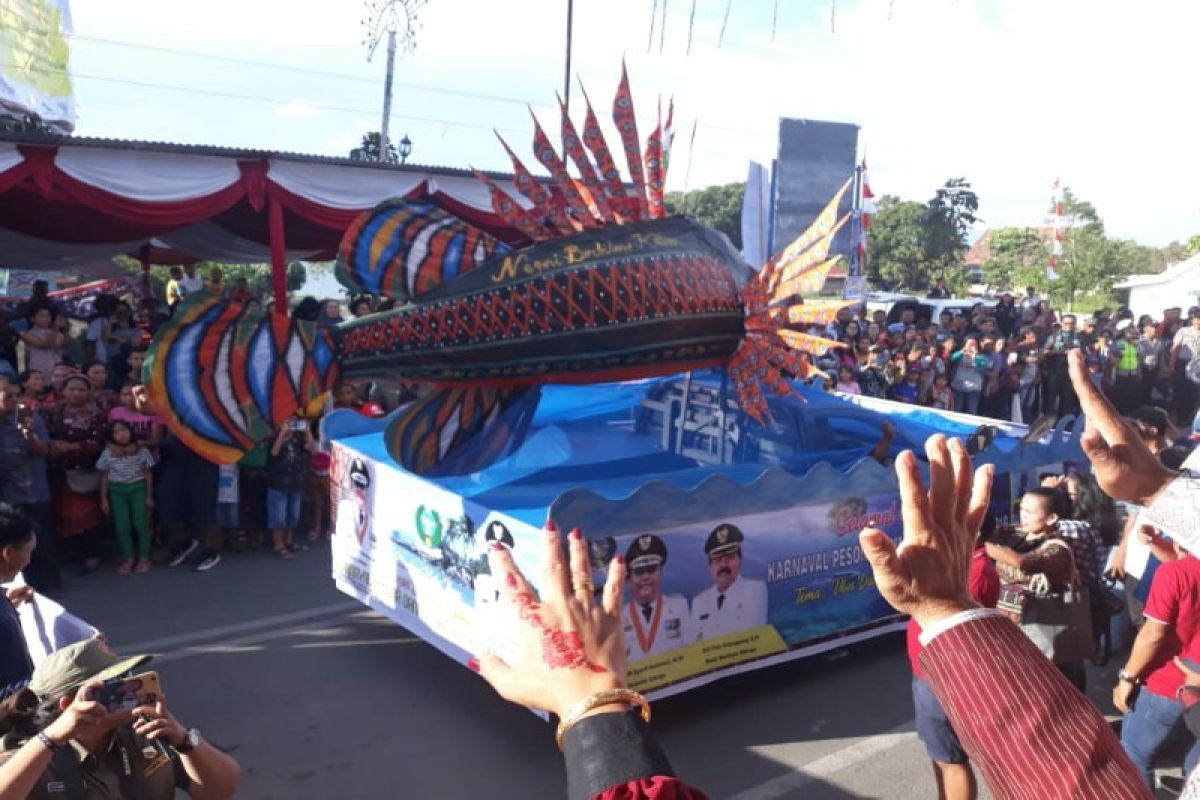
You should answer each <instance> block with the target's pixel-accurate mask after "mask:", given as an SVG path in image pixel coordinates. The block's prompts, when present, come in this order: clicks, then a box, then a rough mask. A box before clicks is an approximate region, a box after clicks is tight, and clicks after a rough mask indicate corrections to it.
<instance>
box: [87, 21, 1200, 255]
mask: <svg viewBox="0 0 1200 800" xmlns="http://www.w3.org/2000/svg"><path fill="white" fill-rule="evenodd" d="M663 2H664V0H659V6H660V7H661V6H662V4H663ZM665 2H666V4H667V23H666V31H665V40H664V43H665V46H664V48H663V51H662V53H661V54H660V52H659V34H658V33H657V32H656V33H655V41H654V46H653V48H652V52H649V53H648V52H647V40H648V35H649V32H650V22H651V12H652V8H653V7H654V0H575V15H576V19H575V22H576V28H575V30H576V38H575V51H574V59H575V61H574V71H575V72H576V73H577V74H578V75H579V76H580V77H581V78H582V79H583V81H584V83H585V84H586V86H587V88H588V91H589V93H590V94H591V96H592V99H593V101H594V102H595V104H596V106H597V110H598V111H600V112H601V114H602V116H606V115H607V109H608V108H609V107H610V104H611V97H612V92H613V89H614V87H615V85H616V80H617V78H618V77H619V70H620V62H621V58H622V56H624V57H625V58H626V59H627V60H628V63H629V70H630V75H631V79H632V81H633V87H634V93H635V97H636V100H637V103H638V107H639V110H640V113H641V115H642V116H643V117H644V118H645V119H646V124H644V125H643V129H642V132H643V136H644V135H645V134H646V133H648V132H649V130H650V129H651V128H652V127H653V124H652V122H651V121H650V118H652V117H653V113H654V104H655V101H656V99H657V98H658V97H659V96H660V95H661V96H662V97H663V98H666V97H667V96H669V95H674V97H675V102H676V112H677V131H678V134H677V139H676V149H675V152H674V156H673V159H672V174H671V176H670V177H669V181H668V186H669V188H672V189H680V188H683V187H684V184H685V179H686V183H687V186H688V187H689V188H699V187H702V186H705V185H708V184H712V183H724V182H729V181H735V180H741V179H743V177H744V175H745V172H746V164H747V161H748V160H749V159H752V158H753V159H758V160H760V161H765V160H768V159H770V158H771V157H772V155H773V154H774V151H775V146H776V141H775V132H776V128H777V125H778V119H779V117H782V116H791V117H806V118H811V119H828V120H838V121H845V122H854V123H857V124H859V125H861V126H862V139H861V142H862V146H863V147H865V149H866V155H867V158H868V161H869V163H870V168H871V183H872V186H873V188H874V190H875V191H876V193H877V194H880V193H890V194H898V195H900V196H902V197H906V198H910V199H917V200H924V199H927V198H928V197H929V196H931V195H932V193H933V191H934V190H935V189H936V187H937V186H938V185H939V184H940V183H941V182H942V181H943V180H945V179H946V178H949V177H958V176H965V177H966V178H968V179H969V180H971V181H972V182H973V184H974V186H975V188H976V190H977V192H978V193H979V196H980V201H981V209H980V211H981V215H982V216H983V218H984V219H985V220H986V221H987V223H988V224H989V225H992V226H1000V225H1024V224H1039V223H1041V222H1042V219H1043V217H1044V215H1045V210H1046V207H1047V205H1048V202H1049V196H1050V186H1051V184H1052V183H1053V181H1054V179H1055V177H1056V176H1059V175H1061V176H1062V179H1063V181H1064V182H1065V183H1066V184H1068V185H1070V186H1071V187H1073V188H1074V189H1075V191H1076V193H1077V194H1078V195H1080V196H1082V197H1085V198H1087V199H1089V200H1092V201H1093V202H1094V203H1095V204H1096V206H1097V207H1098V209H1099V210H1100V212H1101V214H1102V215H1103V216H1104V218H1105V220H1106V222H1107V224H1108V226H1109V229H1110V232H1111V233H1112V234H1114V235H1117V236H1122V237H1128V238H1134V239H1137V240H1138V241H1141V242H1143V243H1146V244H1155V245H1161V244H1165V243H1166V242H1168V241H1170V240H1172V239H1186V238H1187V237H1189V236H1191V235H1194V234H1197V233H1200V199H1198V196H1197V192H1196V187H1197V186H1198V185H1200V160H1198V159H1197V158H1196V157H1195V133H1194V131H1195V128H1196V122H1197V119H1196V118H1197V115H1198V112H1197V111H1196V107H1195V103H1194V102H1193V100H1192V92H1191V91H1190V90H1189V82H1190V80H1191V77H1192V76H1193V75H1194V74H1195V68H1194V65H1193V63H1192V52H1193V50H1194V45H1193V42H1192V41H1191V37H1192V36H1193V35H1194V32H1195V31H1196V30H1198V29H1200V3H1195V2H1194V1H1193V0H1161V2H1156V3H1153V4H1138V3H1128V2H1122V3H1095V2H1084V0H891V2H890V3H889V0H857V2H855V1H854V0H839V1H838V3H837V15H836V29H835V30H831V24H830V12H831V2H830V0H780V2H779V13H778V20H777V23H776V30H775V36H774V41H772V37H771V24H772V23H771V18H772V10H773V6H774V0H736V2H734V4H733V9H732V13H731V15H730V19H729V23H728V28H727V33H726V36H725V40H724V44H723V46H722V47H720V48H718V47H717V38H718V32H719V29H720V26H721V19H722V16H723V14H724V11H725V6H726V3H725V0H697V14H696V22H695V28H694V35H693V46H692V52H691V54H690V55H688V54H686V53H685V48H686V40H687V27H688V15H689V13H690V10H691V2H690V0H665ZM565 6H566V0H516V1H515V2H508V3H498V2H491V1H490V0H429V3H428V5H427V6H426V7H425V8H424V9H423V10H422V11H421V13H420V21H421V27H420V30H419V31H418V32H417V42H418V43H417V50H416V52H414V53H412V54H410V55H406V56H404V57H403V58H401V59H400V60H399V62H398V64H397V73H396V80H397V86H396V91H395V100H394V104H393V112H392V131H393V133H394V135H395V136H396V137H397V138H398V137H399V136H400V135H403V134H405V133H407V134H408V135H409V136H410V137H411V139H412V141H413V142H414V151H413V156H412V159H411V161H413V162H417V163H434V164H446V165H451V166H459V167H465V166H468V165H473V166H477V167H482V168H494V169H505V168H506V167H507V163H506V159H505V158H504V155H503V151H502V150H501V148H500V147H499V145H498V144H497V143H496V141H495V138H494V136H493V134H492V132H491V128H492V127H497V128H500V129H501V133H502V134H503V135H504V136H505V137H506V138H508V139H509V141H510V143H511V144H513V146H514V149H517V150H518V152H519V153H520V154H522V155H523V156H524V155H525V154H527V153H528V152H529V137H530V131H531V125H530V120H529V115H528V110H527V108H526V104H527V103H528V104H530V105H532V106H533V108H534V110H535V111H536V112H537V113H538V114H539V116H540V117H541V118H542V120H543V124H546V125H552V124H553V115H552V112H553V98H554V92H555V91H556V90H561V86H562V73H563V49H564V48H563V39H562V37H563V29H564V27H565ZM1151 6H1153V7H1151ZM72 14H73V17H74V28H75V39H74V41H73V45H72V65H73V71H74V73H75V76H76V78H75V87H76V98H77V102H78V127H77V132H78V133H80V134H85V135H93V136H115V137H126V138H138V139H154V140H165V141H173V142H189V143H208V144H221V145H232V146H249V147H259V148H267V149H277V150H294V151H302V152H314V153H323V154H333V155H344V154H346V153H347V152H348V151H349V149H350V148H351V147H353V146H355V144H356V142H357V141H358V139H359V137H360V136H361V135H362V133H363V132H365V131H368V130H377V129H378V127H379V115H380V108H381V97H382V86H383V58H382V55H383V54H382V52H380V53H378V54H377V56H376V59H375V61H374V62H372V63H367V61H366V50H365V48H364V47H363V45H362V43H361V41H362V37H363V29H362V27H361V25H360V24H359V20H360V17H361V15H362V5H361V4H360V3H359V2H358V1H357V0H329V1H328V2H324V3H316V2H310V3H297V2H295V1H294V0H292V2H283V0H237V1H236V2H235V1H234V0H206V2H203V3H199V2H193V3H182V2H178V1H176V2H162V0H159V1H158V2H149V0H74V1H73V2H72ZM169 51H187V52H192V53H200V54H204V55H205V56H212V57H219V58H225V59H235V60H248V61H255V62H267V63H270V64H276V65H280V66H282V67H284V68H283V69H272V68H269V67H264V66H256V65H250V64H245V63H238V62H237V61H221V60H217V59H216V58H207V57H195V56H192V55H186V54H185V53H184V52H169ZM301 70H306V71H301ZM316 73H334V74H335V75H337V76H343V77H333V76H326V75H319V74H316ZM101 78H106V79H109V80H101ZM120 81H126V83H122V82H120ZM163 86H169V87H176V89H167V88H161V87H163ZM574 91H575V94H574V96H573V98H574V99H578V98H579V94H578V91H577V90H574ZM201 92H208V93H211V94H203V93H201ZM223 95H239V96H241V97H240V98H235V97H230V96H223ZM574 107H575V108H576V109H579V108H580V107H579V106H578V105H574ZM693 121H697V136H696V142H695V148H694V150H692V149H691V148H689V141H688V140H689V136H690V133H691V129H692V124H693ZM528 163H533V159H532V157H530V158H529V159H528ZM689 172H690V174H689Z"/></svg>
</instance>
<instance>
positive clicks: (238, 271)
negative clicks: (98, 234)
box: [116, 256, 308, 302]
mask: <svg viewBox="0 0 1200 800" xmlns="http://www.w3.org/2000/svg"><path fill="white" fill-rule="evenodd" d="M116 262H117V263H118V264H119V265H120V266H121V267H122V268H123V269H125V270H126V271H127V272H133V273H137V272H141V270H142V265H141V263H139V262H138V260H137V259H135V258H130V257H128V256H118V257H117V258H116ZM213 267H217V268H219V269H220V270H221V274H222V275H223V276H224V285H225V287H226V288H229V287H232V286H233V284H234V283H235V282H236V281H237V279H238V278H245V279H246V284H247V286H249V288H250V291H251V292H252V293H253V294H254V295H255V296H256V297H258V298H259V299H261V300H263V302H266V301H267V300H270V299H271V298H272V297H273V292H272V289H271V265H270V264H221V263H218V262H216V261H201V262H199V263H198V264H196V274H197V275H199V276H200V277H201V278H203V279H205V280H206V281H207V279H208V273H209V271H210V270H211V269H212V268H213ZM170 279H171V275H170V267H164V266H157V265H155V266H151V267H150V284H151V286H152V287H153V290H154V294H155V296H156V297H158V299H159V300H164V298H166V295H167V281H169V280H170ZM307 280H308V271H307V270H306V269H305V268H304V264H302V263H301V262H299V261H293V262H291V263H290V264H288V271H287V289H288V292H289V293H292V292H297V291H299V290H300V289H302V288H303V287H304V283H305V281H307Z"/></svg>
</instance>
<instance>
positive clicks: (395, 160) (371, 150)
mask: <svg viewBox="0 0 1200 800" xmlns="http://www.w3.org/2000/svg"><path fill="white" fill-rule="evenodd" d="M382 138H383V136H382V134H380V133H379V131H371V132H369V133H364V134H363V137H362V143H361V144H360V145H359V149H358V150H355V151H353V152H352V153H351V154H350V156H351V158H353V157H354V155H355V153H359V152H361V153H362V160H363V161H378V160H379V142H380V140H381V139H382ZM387 163H389V164H399V163H400V153H398V152H397V151H396V146H395V145H394V144H392V141H391V139H390V138H389V139H388V149H387Z"/></svg>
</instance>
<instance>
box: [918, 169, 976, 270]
mask: <svg viewBox="0 0 1200 800" xmlns="http://www.w3.org/2000/svg"><path fill="white" fill-rule="evenodd" d="M925 205H926V211H925V219H924V220H923V227H924V229H925V234H924V238H925V259H926V262H927V264H926V270H927V272H929V273H932V274H937V275H939V276H941V277H943V278H945V279H946V280H947V281H948V282H949V283H950V284H951V285H954V286H955V287H956V288H962V287H963V286H964V285H965V283H966V274H965V269H964V266H965V265H964V260H963V257H964V256H965V255H966V252H967V235H968V234H969V233H970V232H971V226H973V225H974V224H975V223H977V222H979V217H978V215H977V213H976V212H978V211H979V198H978V197H977V196H976V194H975V192H974V190H972V189H971V184H970V183H969V182H968V181H967V179H966V178H951V179H950V180H948V181H946V182H945V183H944V184H942V186H941V188H939V189H938V190H937V193H936V194H934V196H933V198H932V199H930V201H929V202H928V203H926V204H925Z"/></svg>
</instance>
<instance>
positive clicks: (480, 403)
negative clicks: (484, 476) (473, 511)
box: [384, 386, 541, 477]
mask: <svg viewBox="0 0 1200 800" xmlns="http://www.w3.org/2000/svg"><path fill="white" fill-rule="evenodd" d="M540 394H541V390H540V389H539V388H538V387H536V386H534V387H528V386H522V387H469V388H449V389H441V390H438V391H434V392H432V393H430V394H428V395H426V396H425V397H422V398H420V399H418V400H415V401H413V402H412V403H411V404H409V406H408V408H407V409H406V410H405V412H404V413H402V414H401V415H400V416H398V417H397V418H396V419H395V420H393V421H392V422H391V423H390V424H389V425H388V427H387V429H386V431H385V432H384V441H385V443H386V445H387V449H388V453H389V454H390V455H391V457H392V458H393V459H395V461H396V462H397V463H398V464H400V465H401V466H402V467H404V468H405V469H407V470H408V471H409V472H412V473H414V474H417V475H428V476H431V477H436V476H444V475H468V474H471V473H473V472H477V471H478V470H480V469H482V468H483V467H486V466H488V465H489V464H492V463H494V462H495V461H497V460H499V459H502V458H504V457H506V456H508V455H511V454H512V453H513V452H514V451H515V450H516V449H517V448H518V447H519V446H520V445H521V443H522V442H523V441H524V440H525V434H526V433H527V432H528V430H529V425H530V423H531V422H532V421H533V414H534V411H535V410H536V409H537V401H538V398H539V396H540Z"/></svg>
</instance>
